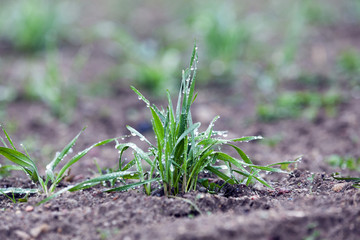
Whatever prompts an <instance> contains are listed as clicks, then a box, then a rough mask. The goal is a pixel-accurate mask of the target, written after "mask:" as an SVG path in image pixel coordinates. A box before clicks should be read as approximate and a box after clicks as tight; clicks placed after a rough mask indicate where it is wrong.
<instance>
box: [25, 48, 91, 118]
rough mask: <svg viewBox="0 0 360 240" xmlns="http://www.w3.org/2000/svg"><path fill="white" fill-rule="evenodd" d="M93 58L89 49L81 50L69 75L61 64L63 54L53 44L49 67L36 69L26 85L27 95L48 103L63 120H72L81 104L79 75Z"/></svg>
mask: <svg viewBox="0 0 360 240" xmlns="http://www.w3.org/2000/svg"><path fill="white" fill-rule="evenodd" d="M88 57H89V52H88V50H87V49H85V48H83V49H81V50H80V51H79V52H78V53H77V55H76V56H75V59H74V61H73V64H72V66H73V69H72V70H73V71H72V74H71V76H70V77H69V78H65V77H64V75H63V74H62V72H61V69H60V67H59V60H60V56H59V54H58V50H57V49H56V48H55V46H49V47H48V51H47V54H46V65H45V69H37V68H33V69H32V71H31V74H30V76H29V78H28V79H27V82H26V84H25V86H24V91H25V96H26V97H27V98H29V99H33V100H40V101H42V102H43V103H45V104H46V105H47V106H48V107H49V108H50V111H51V113H52V114H53V115H54V116H55V117H57V118H58V119H60V120H61V121H63V122H69V121H71V118H72V115H73V113H74V109H75V108H76V106H77V103H78V94H79V91H81V88H80V86H79V85H78V84H76V82H77V81H76V80H77V76H78V74H79V73H80V71H81V69H82V68H83V66H84V64H85V63H86V61H87V59H88Z"/></svg>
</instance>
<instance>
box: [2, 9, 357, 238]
mask: <svg viewBox="0 0 360 240" xmlns="http://www.w3.org/2000/svg"><path fill="white" fill-rule="evenodd" d="M93 6H95V5H93ZM96 10H97V9H95V10H94V11H95V12H97V11H96ZM353 27H354V26H353ZM353 27H352V28H351V26H349V27H348V28H340V27H339V28H333V29H332V28H330V29H325V30H323V31H319V34H316V35H315V36H314V37H313V39H310V43H308V44H310V46H303V48H304V49H305V50H304V51H303V52H304V53H306V54H305V55H306V56H305V57H306V59H308V58H311V57H309V56H310V55H311V52H312V51H313V49H314V48H319V47H320V48H321V49H325V50H329V49H330V50H329V51H328V59H326V62H321V64H320V65H319V66H317V67H318V68H319V69H321V70H322V71H324V70H326V71H325V73H327V70H328V69H331V68H332V67H333V65H331V64H332V63H333V62H334V58H335V56H336V54H337V53H338V52H339V51H340V50H342V49H343V48H344V47H347V45H354V46H355V47H357V48H359V47H358V43H359V41H358V38H359V34H358V30H356V29H355V30H356V31H355V30H354V28H353ZM321 33H322V34H321ZM74 48H76V47H74V46H68V47H66V46H64V47H63V49H61V53H62V57H63V61H62V62H64V63H67V65H69V63H71V62H72V60H73V56H74V54H73V53H74V52H77V50H78V49H74ZM93 48H94V49H93V51H92V56H91V58H90V60H89V63H88V64H87V65H86V67H85V69H84V71H83V72H82V73H81V77H80V81H81V82H82V84H84V85H85V84H87V83H89V82H96V81H101V77H102V76H103V75H104V74H105V73H106V72H107V71H108V70H109V69H111V68H112V67H114V66H116V64H117V63H116V61H115V60H114V59H112V58H111V57H109V55H108V54H105V53H104V50H103V49H102V47H101V44H99V46H98V45H96V44H94V46H93ZM4 49H5V50H4ZM6 49H7V45H3V44H2V43H0V52H1V55H2V56H1V57H2V64H3V65H2V69H1V70H2V71H1V72H0V78H1V79H10V80H8V83H10V82H11V81H14V82H15V83H12V84H13V85H15V86H21V81H17V80H16V79H21V78H22V77H23V76H21V74H24V71H23V69H24V68H25V67H24V65H25V64H26V60H23V59H22V56H18V54H19V53H13V52H11V51H10V52H9V51H8V50H6ZM315 52H316V51H315ZM315 58H316V57H315ZM200 59H201V58H200ZM38 61H40V64H42V63H43V62H41V61H43V59H42V58H41V57H40V59H38ZM64 65H66V64H64ZM67 65H66V66H63V68H64V71H65V72H66V71H69V68H70V67H69V66H67ZM303 65H304V66H305V68H310V69H311V68H312V67H314V62H311V61H307V60H304V62H303ZM316 70H317V69H316ZM325 75H326V74H325ZM325 78H326V77H325ZM340 80H342V79H339V81H340ZM123 81H125V80H122V81H120V80H119V81H116V82H109V83H106V84H108V85H109V86H107V88H108V89H110V90H111V91H110V92H109V94H108V95H106V96H104V97H88V96H80V99H79V102H78V106H77V108H76V111H75V113H74V116H73V120H72V122H71V123H70V124H69V125H67V124H64V123H62V122H60V121H59V120H57V119H56V118H54V117H53V116H52V115H51V114H50V113H49V109H48V108H47V107H46V106H45V105H44V104H42V103H39V102H29V101H27V100H25V99H24V98H23V97H22V96H18V98H17V99H16V100H15V101H14V102H12V103H10V104H9V105H8V106H7V110H6V114H5V118H4V119H0V122H1V123H2V124H4V125H5V127H8V128H11V126H12V127H14V126H15V127H14V128H16V131H14V132H13V133H12V136H13V139H14V141H15V142H17V143H20V142H22V141H25V142H30V143H32V144H33V146H32V147H31V148H29V150H30V152H31V155H32V156H34V158H35V159H38V160H39V165H40V167H41V168H44V166H45V164H46V163H48V161H49V159H51V158H52V156H53V155H54V153H55V152H56V151H58V150H60V149H61V147H63V146H64V145H65V144H66V143H67V142H68V141H69V140H70V139H71V138H72V137H73V136H74V135H75V134H76V133H77V132H78V131H80V129H82V128H83V127H84V126H85V125H87V126H88V128H87V130H86V132H85V133H84V134H83V136H81V138H80V139H79V141H78V143H77V145H76V147H75V150H81V149H82V148H84V147H85V146H88V145H90V144H92V143H94V142H97V141H99V140H101V139H106V138H111V137H116V136H120V135H124V134H128V133H127V131H126V128H125V125H127V124H128V125H131V126H133V127H135V128H137V129H139V128H142V129H143V131H144V134H145V135H146V136H148V137H150V138H151V137H152V136H151V133H150V132H148V131H147V130H148V127H149V120H148V119H149V115H148V112H147V110H148V109H147V108H146V107H145V106H144V105H143V104H142V103H140V102H139V101H138V100H137V97H136V96H135V95H134V94H133V93H131V91H129V90H128V89H129V88H128V83H126V84H124V82H123ZM251 81H252V79H247V80H245V81H243V82H241V83H238V84H235V86H232V88H231V89H229V88H223V89H220V88H218V87H216V86H215V87H208V88H204V89H200V90H199V97H198V99H197V100H196V102H195V104H194V108H193V115H194V118H195V119H196V120H197V121H201V122H202V127H203V128H204V127H205V126H206V124H207V123H209V122H210V121H211V119H212V118H213V117H214V116H216V115H220V116H221V119H220V120H218V122H217V125H215V126H216V129H217V130H229V131H230V132H229V136H243V135H263V136H264V137H265V138H267V139H271V138H274V137H275V138H277V137H278V138H279V142H278V143H277V144H275V145H274V146H272V145H269V144H266V141H258V142H254V143H246V144H245V143H244V144H242V145H240V147H241V148H242V149H244V151H245V152H246V153H247V154H248V155H249V156H250V157H251V158H252V159H253V161H254V162H256V163H258V164H268V163H274V162H279V161H287V160H294V159H295V158H296V157H298V156H299V155H302V156H303V158H302V159H303V160H302V162H301V163H299V164H298V165H297V167H296V168H295V169H292V171H291V173H290V174H289V175H275V174H272V175H267V176H265V178H266V179H268V180H269V181H270V182H272V185H273V186H274V190H270V189H266V188H264V187H262V186H260V185H255V186H251V187H246V186H243V185H236V186H230V185H227V186H225V187H224V188H223V189H222V190H221V191H220V193H218V194H216V195H213V194H210V193H207V192H206V191H204V189H202V188H200V189H199V190H200V191H198V192H191V193H187V194H185V195H180V196H178V198H166V197H163V196H162V197H158V196H146V195H145V194H144V193H143V192H142V190H141V189H137V190H133V191H130V192H119V193H103V192H102V191H101V190H102V189H103V188H101V187H95V188H93V189H89V190H84V191H79V192H75V193H65V194H63V195H61V196H60V197H58V198H56V199H54V200H52V201H50V202H48V203H45V204H43V205H40V206H36V203H37V202H38V201H40V200H41V199H43V197H44V196H38V195H34V196H31V197H30V198H29V201H28V202H26V203H16V204H14V203H12V202H11V201H10V200H9V199H8V198H6V197H5V196H0V239H54V240H56V239H124V240H135V239H224V240H225V239H266V240H285V239H301V240H315V239H316V240H317V239H319V240H320V239H328V240H329V239H336V240H339V239H347V240H352V239H354V240H355V239H359V236H360V192H359V189H356V188H354V187H352V185H351V184H350V183H347V182H343V181H337V180H334V179H333V178H332V177H331V176H330V175H331V174H332V173H333V172H335V171H342V172H343V173H344V174H351V175H353V176H358V175H359V173H358V172H350V171H347V170H343V169H337V168H332V167H330V166H329V165H328V164H327V163H326V161H325V159H326V158H327V157H328V156H329V155H331V154H338V155H340V156H354V157H360V140H359V139H360V128H359V126H358V125H359V124H358V123H359V122H360V108H359V104H360V98H357V97H356V96H355V95H354V96H351V94H350V90H351V89H349V88H348V87H347V86H346V84H345V85H344V86H343V84H339V85H340V86H341V88H340V90H341V91H342V92H343V93H344V95H345V96H347V99H346V102H345V103H344V104H341V105H340V106H339V109H338V114H337V115H336V116H335V117H328V116H327V115H325V114H324V113H322V112H320V113H319V115H318V117H317V118H316V119H315V121H308V120H306V119H303V118H299V119H289V120H281V121H278V122H276V123H259V122H254V121H250V120H253V117H254V112H255V110H254V109H255V108H254V107H255V106H254V97H253V96H252V94H253V93H254V91H253V88H254V87H253V84H252V82H251ZM282 88H283V89H287V90H288V89H292V90H293V89H296V90H299V89H304V87H303V86H299V85H297V84H296V83H294V82H293V81H290V80H289V81H287V82H284V85H283V86H282ZM28 136H30V137H31V138H30V140H29V139H27V138H28ZM225 151H229V153H231V150H228V149H225ZM94 158H96V159H98V160H97V161H98V163H99V164H100V166H101V167H114V166H115V165H116V161H117V151H116V150H115V149H114V148H113V146H105V147H103V148H99V149H94V150H93V151H91V152H90V153H89V156H87V158H85V159H83V160H81V161H79V162H78V164H77V165H76V166H74V168H73V169H72V174H73V175H74V176H76V178H75V180H76V181H81V180H83V179H85V178H86V177H91V176H93V171H95V169H96V168H95V165H94V163H93V159H94ZM215 181H217V180H215ZM64 184H65V185H66V184H68V183H64ZM0 186H1V187H34V185H33V184H32V183H30V182H28V181H26V180H25V177H24V176H23V175H19V176H18V177H11V178H5V179H0ZM184 199H185V200H189V201H191V204H190V203H189V202H188V201H184ZM194 206H196V207H194Z"/></svg>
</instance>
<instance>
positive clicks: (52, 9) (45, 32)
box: [0, 0, 74, 52]
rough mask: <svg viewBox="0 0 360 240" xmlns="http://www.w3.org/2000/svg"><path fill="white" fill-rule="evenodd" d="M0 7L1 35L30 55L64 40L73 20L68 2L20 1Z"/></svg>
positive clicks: (5, 3) (7, 2)
mask: <svg viewBox="0 0 360 240" xmlns="http://www.w3.org/2000/svg"><path fill="white" fill-rule="evenodd" d="M1 5H2V6H1V9H0V17H1V20H2V21H1V22H0V35H1V37H2V38H3V39H5V40H8V41H9V42H10V43H11V44H12V45H13V46H14V47H15V48H16V49H18V50H21V51H27V52H33V51H36V50H39V49H42V48H44V47H45V45H46V43H47V41H49V40H52V41H53V40H55V41H56V40H57V39H64V38H66V37H65V36H66V35H67V34H66V32H67V31H69V26H70V23H71V22H72V21H73V19H74V16H72V15H73V14H72V12H73V11H70V9H69V6H67V5H69V2H58V1H53V0H19V1H2V4H1Z"/></svg>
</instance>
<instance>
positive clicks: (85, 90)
mask: <svg viewBox="0 0 360 240" xmlns="http://www.w3.org/2000/svg"><path fill="white" fill-rule="evenodd" d="M1 4H2V6H1V8H0V58H6V55H4V54H3V52H2V51H4V48H6V47H7V48H9V49H11V50H10V52H11V51H15V52H16V53H17V54H18V56H17V57H24V61H27V62H29V63H32V62H33V61H35V60H34V59H36V60H37V61H38V60H39V59H41V60H42V61H43V62H42V63H43V66H44V67H43V69H42V70H41V71H39V70H34V69H30V70H29V71H28V72H30V74H29V75H28V76H26V77H24V76H23V75H21V77H19V78H21V79H15V80H13V79H11V81H10V80H9V81H6V79H4V77H6V76H7V75H6V74H3V72H4V71H3V69H2V68H1V66H0V81H2V82H5V83H6V84H2V82H0V91H1V92H2V93H3V94H1V96H0V114H1V113H2V114H3V116H4V109H5V108H6V104H7V103H8V102H11V101H13V100H14V99H16V97H14V96H18V95H19V93H18V92H20V93H25V98H26V99H32V100H38V101H42V102H44V103H45V104H46V105H47V106H49V109H50V110H51V111H52V112H53V113H54V115H55V116H57V117H59V118H60V119H62V120H65V121H70V120H69V119H71V112H72V111H74V110H75V108H76V106H77V101H78V99H77V97H78V96H81V95H82V94H88V95H92V96H93V97H95V96H113V95H115V94H116V89H117V88H119V87H118V85H119V83H120V84H123V87H125V86H126V87H127V86H128V85H130V84H133V85H135V86H137V87H138V88H140V89H141V90H145V91H148V92H149V93H151V94H152V95H153V97H157V96H159V93H162V92H163V89H169V90H170V91H172V90H173V89H177V88H178V84H179V83H178V82H179V81H178V79H179V77H180V76H179V73H178V70H179V69H182V68H184V66H182V65H181V63H182V62H186V57H187V56H188V55H189V54H190V52H189V51H190V49H191V47H192V45H193V43H194V41H195V40H196V42H197V45H198V46H199V55H200V63H199V74H198V76H199V78H198V83H199V84H200V85H202V87H204V86H215V87H217V88H219V87H220V88H219V89H230V88H231V89H235V90H237V91H238V92H241V90H239V89H240V88H242V87H243V85H242V83H243V82H244V81H247V82H248V83H249V84H250V89H251V91H253V92H254V94H252V96H253V98H254V101H255V104H256V106H257V114H258V119H260V120H265V121H270V120H278V119H283V118H288V117H292V118H293V117H306V118H309V119H314V117H315V116H316V114H317V112H318V111H319V109H325V111H326V112H327V113H329V114H330V115H333V114H335V113H336V106H337V105H338V104H339V103H340V102H341V101H340V99H343V98H341V94H342V93H341V92H340V90H339V83H338V82H336V81H332V82H330V83H329V84H330V86H329V89H330V90H329V91H328V90H323V89H321V90H322V91H321V92H322V93H317V91H318V89H317V88H313V86H311V83H314V82H315V84H316V81H318V75H316V74H314V73H312V72H310V73H308V72H307V71H309V70H308V67H309V65H310V67H311V66H312V65H314V60H313V59H311V56H310V55H311V53H310V52H311V47H312V45H311V44H309V42H310V43H311V41H312V40H313V39H316V34H315V33H317V32H318V31H320V30H324V29H325V30H326V31H329V29H330V30H332V29H333V28H336V27H338V26H342V25H345V26H354V25H356V24H358V23H359V22H360V3H358V2H357V1H351V0H346V1H342V2H338V1H326V0H321V1H311V0H302V1H286V0H279V1H256V2H249V1H235V0H231V1H226V2H219V1H215V0H207V1H205V0H201V1H189V0H186V1H182V2H168V1H164V0H152V1H147V2H142V1H125V0H121V1H115V0H106V1H103V2H102V3H101V4H100V3H89V2H88V1H85V0H83V1H76V2H73V1H65V0H64V1H55V0H18V1H10V0H4V1H2V3H1ZM49 44H50V45H51V44H52V46H53V48H49V47H47V46H48V45H49ZM319 44H320V47H321V49H325V50H324V51H328V50H326V49H327V46H325V45H324V44H323V43H322V42H320V43H319ZM2 45H3V46H5V47H3V46H2ZM89 46H91V47H94V52H95V53H94V56H91V53H90V54H88V56H89V58H92V57H93V58H96V57H97V55H96V54H99V52H100V53H101V54H102V55H105V57H106V58H108V59H110V60H111V62H112V63H114V64H113V65H112V66H109V67H108V69H107V70H106V69H105V70H103V72H102V73H101V74H99V75H96V76H95V75H94V74H89V75H86V76H87V77H88V78H89V79H80V78H81V77H80V75H81V71H82V69H83V68H82V67H75V68H73V69H71V71H74V72H75V73H74V74H73V76H72V77H71V79H68V78H66V77H64V76H63V75H64V74H63V71H64V70H63V68H62V67H61V66H60V65H61V64H60V63H59V62H60V61H59V58H60V57H56V56H52V55H54V54H53V52H54V48H59V50H58V51H59V55H60V56H61V53H62V51H63V50H64V49H65V50H68V51H78V49H82V48H84V47H85V48H86V47H89ZM69 49H70V50H69ZM75 49H76V50H75ZM309 49H310V51H309ZM4 52H7V53H8V52H9V50H6V51H4ZM358 53H359V50H356V46H354V49H353V48H351V47H349V48H348V50H345V51H342V52H340V53H338V52H337V53H336V54H335V56H330V55H329V54H328V55H326V56H325V60H323V62H324V64H325V65H326V64H328V65H329V66H327V67H328V68H323V70H322V71H324V72H325V71H326V72H325V74H326V75H327V76H326V77H328V78H332V79H345V80H346V81H348V82H349V83H350V84H349V85H350V87H353V86H359V85H360V84H359V82H360V81H359V79H358V73H359V72H360V70H359V69H360V57H359V54H358ZM55 55H56V54H55ZM320 55H321V54H320ZM321 56H322V55H321ZM75 58H77V57H75ZM333 58H335V59H333ZM83 59H84V57H83ZM0 60H1V59H0ZM5 61H6V60H5ZM74 61H75V62H76V61H77V60H74ZM0 63H1V62H0ZM84 64H85V65H86V63H84ZM100 64H101V63H100ZM27 65H28V66H31V65H32V64H27ZM70 65H71V64H70ZM73 65H76V64H73ZM324 69H325V70H324ZM328 69H331V70H330V71H327V70H328ZM310 70H312V69H310ZM15 71H17V70H15ZM18 71H22V70H18ZM315 71H316V70H315ZM324 72H321V73H324ZM307 74H308V76H311V77H309V78H303V77H302V76H304V75H307ZM92 77H93V78H92ZM95 78H100V79H95ZM304 79H305V80H304ZM307 80H309V82H310V85H306V86H305V89H304V90H301V91H293V90H292V89H290V90H289V89H286V88H284V87H283V83H284V82H298V81H302V84H303V83H304V82H306V81H307ZM12 85H14V86H12ZM114 85H117V87H113V86H114ZM19 86H21V88H23V89H22V90H21V89H20V90H19ZM120 87H121V86H120ZM224 91H225V90H224ZM245 91H247V90H245ZM239 96H241V94H239ZM239 101H240V100H239ZM1 109H3V110H1ZM68 112H69V113H70V114H68Z"/></svg>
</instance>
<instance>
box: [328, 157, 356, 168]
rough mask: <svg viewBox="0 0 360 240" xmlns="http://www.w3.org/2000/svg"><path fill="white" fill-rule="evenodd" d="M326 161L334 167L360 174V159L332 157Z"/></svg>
mask: <svg viewBox="0 0 360 240" xmlns="http://www.w3.org/2000/svg"><path fill="white" fill-rule="evenodd" d="M325 161H326V162H327V163H328V164H329V165H330V166H333V167H338V168H341V169H348V170H352V171H359V172H360V158H359V157H349V156H339V155H331V156H329V157H328V158H327V159H325Z"/></svg>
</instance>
